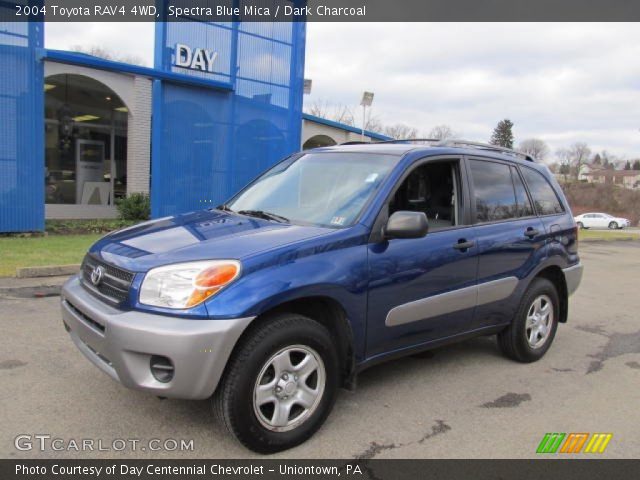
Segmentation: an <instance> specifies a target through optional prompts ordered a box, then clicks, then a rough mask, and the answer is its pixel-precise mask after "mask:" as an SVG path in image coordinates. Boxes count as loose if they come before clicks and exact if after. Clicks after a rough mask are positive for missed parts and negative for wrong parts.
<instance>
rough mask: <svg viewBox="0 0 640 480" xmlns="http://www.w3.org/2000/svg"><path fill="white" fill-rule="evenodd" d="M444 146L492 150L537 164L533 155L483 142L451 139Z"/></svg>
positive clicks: (443, 143)
mask: <svg viewBox="0 0 640 480" xmlns="http://www.w3.org/2000/svg"><path fill="white" fill-rule="evenodd" d="M441 145H442V146H452V147H474V148H479V149H482V150H491V151H494V152H502V153H506V154H507V155H513V156H517V157H522V158H524V159H525V160H528V161H530V162H535V159H534V158H533V157H532V156H531V155H527V154H526V153H522V152H519V151H518V150H514V149H512V148H507V147H501V146H500V145H492V144H490V143H482V142H470V141H468V140H458V139H451V140H445V141H444V142H442V143H441Z"/></svg>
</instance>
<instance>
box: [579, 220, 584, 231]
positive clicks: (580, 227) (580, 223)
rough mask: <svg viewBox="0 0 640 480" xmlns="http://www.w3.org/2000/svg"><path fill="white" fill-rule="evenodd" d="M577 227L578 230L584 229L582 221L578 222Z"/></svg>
mask: <svg viewBox="0 0 640 480" xmlns="http://www.w3.org/2000/svg"><path fill="white" fill-rule="evenodd" d="M578 228H579V229H580V230H584V223H582V222H578Z"/></svg>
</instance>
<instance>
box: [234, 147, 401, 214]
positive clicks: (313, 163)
mask: <svg viewBox="0 0 640 480" xmlns="http://www.w3.org/2000/svg"><path fill="white" fill-rule="evenodd" d="M397 161H398V157H397V156H395V155H380V154H373V155H372V154H369V153H338V152H336V153H307V154H305V155H303V156H302V157H298V158H297V159H295V158H294V159H288V160H285V161H284V162H281V163H279V164H278V165H276V166H275V167H273V168H272V169H271V170H269V171H267V172H266V173H265V174H264V175H262V176H261V177H260V178H258V179H257V180H256V181H255V182H254V183H252V184H251V185H249V186H248V187H247V188H246V189H245V190H243V191H242V192H240V193H239V194H238V195H237V196H236V197H235V198H234V199H233V200H231V202H229V203H228V204H227V205H225V207H226V208H228V209H230V210H233V211H235V212H238V213H244V214H247V215H253V216H260V217H262V218H268V219H270V220H274V221H291V222H294V223H296V222H297V223H303V224H305V223H306V224H314V225H322V226H331V227H344V226H348V225H351V224H352V223H353V222H355V220H356V219H357V218H358V216H359V215H360V212H361V211H362V209H363V208H364V206H365V204H366V203H367V201H368V200H369V199H370V198H371V197H372V195H373V193H374V192H375V191H376V190H377V189H378V187H379V186H380V184H381V183H382V181H383V180H384V178H385V177H386V176H387V174H388V173H389V171H390V170H391V168H393V166H394V165H395V164H396V162H397Z"/></svg>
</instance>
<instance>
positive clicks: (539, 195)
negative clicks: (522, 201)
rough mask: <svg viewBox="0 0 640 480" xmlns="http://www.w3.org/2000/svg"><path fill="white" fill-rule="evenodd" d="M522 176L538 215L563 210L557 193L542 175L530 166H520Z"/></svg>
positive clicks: (551, 213)
mask: <svg viewBox="0 0 640 480" xmlns="http://www.w3.org/2000/svg"><path fill="white" fill-rule="evenodd" d="M522 176H523V177H524V181H525V182H527V185H528V186H529V192H531V196H532V197H533V203H534V204H535V206H536V210H537V211H538V213H539V214H540V215H553V214H555V213H562V212H564V208H563V207H562V204H561V203H560V199H558V195H556V192H555V191H554V190H553V187H552V186H551V184H550V183H549V181H548V180H547V179H546V178H544V176H543V175H542V174H541V173H539V172H536V171H535V170H532V169H530V168H522Z"/></svg>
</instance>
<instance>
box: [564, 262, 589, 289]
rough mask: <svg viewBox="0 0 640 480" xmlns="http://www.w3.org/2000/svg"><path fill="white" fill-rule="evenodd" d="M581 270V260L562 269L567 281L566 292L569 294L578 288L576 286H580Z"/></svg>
mask: <svg viewBox="0 0 640 480" xmlns="http://www.w3.org/2000/svg"><path fill="white" fill-rule="evenodd" d="M583 270H584V268H583V266H582V262H580V263H577V264H576V265H573V266H571V267H567V268H563V269H562V271H563V272H564V279H565V281H566V282H567V293H568V294H569V295H571V294H573V293H574V292H575V291H576V290H577V289H578V286H580V282H581V281H582V271H583Z"/></svg>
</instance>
